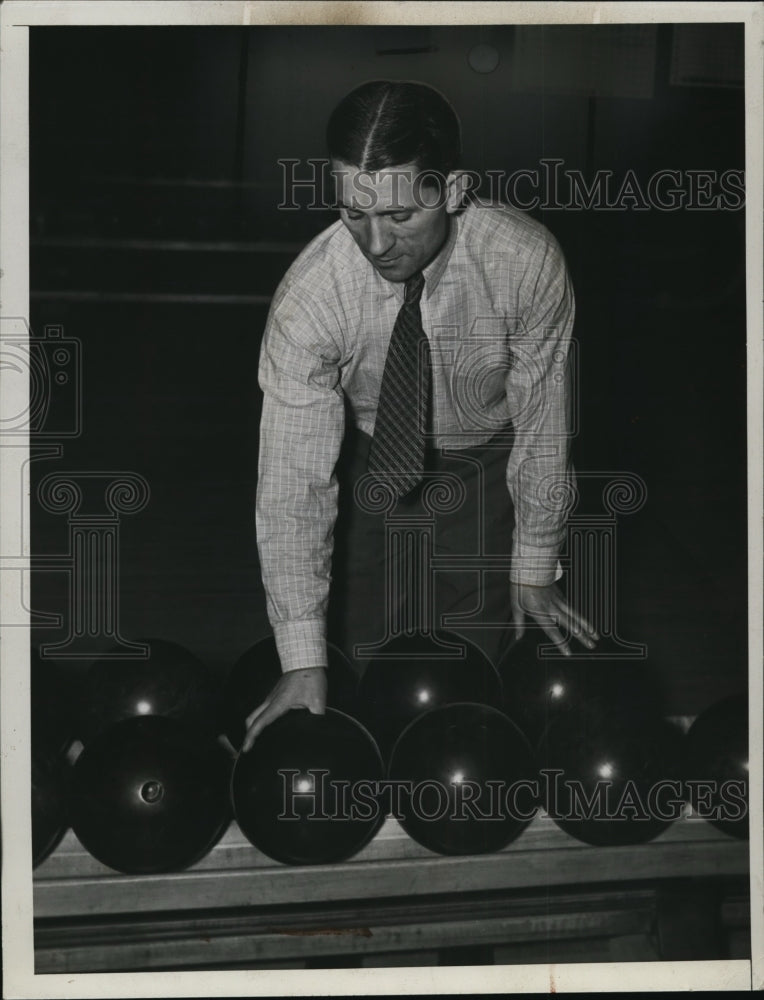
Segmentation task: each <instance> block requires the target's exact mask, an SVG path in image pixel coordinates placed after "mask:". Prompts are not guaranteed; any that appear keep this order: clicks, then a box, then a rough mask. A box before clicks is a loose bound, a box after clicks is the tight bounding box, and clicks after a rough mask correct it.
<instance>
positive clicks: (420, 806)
mask: <svg viewBox="0 0 764 1000" xmlns="http://www.w3.org/2000/svg"><path fill="white" fill-rule="evenodd" d="M390 778H391V779H392V780H393V781H396V782H397V781H401V782H404V783H405V785H404V788H405V789H406V790H408V789H409V788H410V789H411V795H410V796H409V795H408V794H407V793H406V794H405V795H403V796H402V797H401V799H400V800H399V801H400V803H401V810H402V815H401V816H400V817H399V818H400V822H401V825H402V826H403V828H404V830H406V832H407V833H408V834H409V836H411V837H413V839H414V840H416V841H417V842H418V843H420V844H422V845H423V846H424V847H427V848H429V850H431V851H436V852H437V853H439V854H484V853H486V852H488V851H497V850H500V849H501V848H502V847H505V846H506V845H507V844H508V843H509V842H510V841H512V840H514V839H515V838H516V837H518V836H519V835H520V833H521V832H522V831H523V830H524V829H525V827H526V826H527V825H528V823H529V822H530V820H531V818H532V817H533V815H534V813H535V811H536V804H537V795H536V793H535V791H534V790H533V789H532V788H531V787H530V786H529V785H528V784H524V785H522V786H516V787H515V790H514V791H512V789H513V786H515V783H516V782H523V783H529V782H534V780H535V778H536V768H535V764H534V761H533V757H532V753H531V749H530V746H529V744H528V741H527V740H526V738H525V736H524V735H523V734H522V733H521V732H520V730H519V729H518V728H517V726H516V725H515V724H514V723H513V722H512V721H511V720H510V719H508V718H507V717H506V716H505V715H504V714H503V713H502V712H499V711H498V710H497V709H495V708H490V707H489V706H487V705H477V704H455V705H444V706H442V707H440V708H434V709H432V710H431V711H429V712H426V713H425V714H424V715H421V716H419V717H418V718H417V719H415V720H414V721H413V722H412V723H410V724H409V726H407V728H406V729H405V730H404V731H403V732H402V733H401V735H400V736H399V737H398V740H397V741H396V744H395V747H394V749H393V753H392V758H391V760H390Z"/></svg>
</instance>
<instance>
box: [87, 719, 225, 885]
mask: <svg viewBox="0 0 764 1000" xmlns="http://www.w3.org/2000/svg"><path fill="white" fill-rule="evenodd" d="M230 773H231V768H230V764H229V761H228V757H227V755H226V754H225V752H224V751H223V750H222V749H221V747H220V746H219V745H218V743H217V742H215V740H213V739H211V738H205V737H202V736H201V735H200V734H199V733H197V732H196V731H193V730H189V729H186V728H185V727H184V726H183V725H181V724H180V723H178V722H176V721H175V720H174V719H167V718H161V717H160V716H145V717H135V718H132V719H124V720H122V721H121V722H117V723H115V724H114V725H113V726H111V727H109V729H106V730H104V731H103V732H101V733H99V734H98V735H97V736H96V737H94V738H93V739H92V740H91V741H90V742H89V743H88V744H87V746H86V747H85V748H84V750H83V751H82V753H81V754H80V755H79V757H78V758H77V761H76V763H75V765H74V768H73V773H72V795H71V823H72V829H73V830H74V832H75V833H76V835H77V837H78V838H79V840H80V841H81V843H82V845H83V847H85V849H86V850H87V851H89V852H90V854H92V855H93V857H94V858H96V859H97V860H98V861H100V862H102V863H103V864H105V865H108V867H109V868H114V869H116V871H120V872H125V873H127V874H135V875H149V874H154V873H157V872H170V871H178V870H180V869H182V868H187V867H188V866H189V865H191V864H193V863H194V862H195V861H198V860H199V859H200V858H201V857H203V856H204V855H205V854H206V853H207V852H208V851H209V850H211V848H212V847H213V845H214V844H215V843H216V841H217V840H218V838H219V837H220V836H221V834H222V833H223V831H224V830H225V828H226V826H227V825H228V823H229V822H230V805H229V801H228V782H229V780H230Z"/></svg>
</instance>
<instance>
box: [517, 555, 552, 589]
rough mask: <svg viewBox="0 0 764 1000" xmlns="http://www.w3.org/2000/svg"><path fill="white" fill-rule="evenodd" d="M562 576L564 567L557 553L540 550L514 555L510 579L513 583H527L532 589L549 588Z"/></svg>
mask: <svg viewBox="0 0 764 1000" xmlns="http://www.w3.org/2000/svg"><path fill="white" fill-rule="evenodd" d="M561 576H562V566H561V565H560V560H559V559H558V558H557V552H556V551H555V552H548V551H546V550H544V549H539V550H538V551H537V552H532V553H529V552H527V551H526V553H525V555H523V556H518V555H517V554H516V553H513V555H512V567H511V569H510V571H509V579H510V580H511V582H512V583H527V584H528V585H529V586H531V587H548V586H550V584H552V583H556V582H557V581H558V580H559V579H560V577H561Z"/></svg>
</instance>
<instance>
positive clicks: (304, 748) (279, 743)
mask: <svg viewBox="0 0 764 1000" xmlns="http://www.w3.org/2000/svg"><path fill="white" fill-rule="evenodd" d="M383 775H384V769H383V766H382V759H381V757H380V755H379V750H378V749H377V746H376V744H375V743H374V740H373V739H372V737H371V736H370V734H369V733H368V732H367V731H366V730H365V729H364V728H363V727H362V726H361V725H360V724H359V723H358V722H357V721H356V720H355V719H352V718H350V717H349V716H347V715H344V714H343V713H341V712H338V711H335V710H334V709H331V708H329V709H327V710H326V714H325V715H314V714H312V713H310V712H308V711H306V710H302V709H300V710H292V711H290V712H287V713H286V714H285V715H283V716H281V717H280V718H278V719H276V720H275V721H274V722H272V723H271V724H270V725H269V726H267V727H266V728H265V729H264V730H263V732H262V733H261V734H260V735H259V736H258V738H257V739H256V740H255V742H254V744H253V746H252V749H251V750H249V751H248V752H247V753H240V754H239V757H238V759H237V761H236V766H235V767H234V771H233V778H232V783H231V793H232V800H233V807H234V814H235V816H236V820H237V822H238V824H239V826H240V828H241V830H242V832H243V833H244V835H245V836H246V837H247V839H248V840H249V841H250V842H251V843H252V844H254V846H255V847H257V848H259V849H260V850H261V851H263V853H264V854H267V855H268V856H269V857H271V858H273V859H274V860H275V861H281V862H283V863H285V864H292V865H307V864H328V863H331V862H335V861H341V860H343V859H344V858H348V857H350V856H351V855H353V854H355V853H356V852H357V851H359V850H360V849H361V848H362V847H363V846H364V845H365V844H366V843H367V842H368V841H369V840H370V839H371V838H372V837H373V835H374V833H375V832H376V830H377V829H378V828H379V825H380V824H381V822H382V821H383V819H384V814H383V811H382V810H381V809H380V807H379V802H378V799H377V793H378V789H379V782H380V781H381V779H382V777H383ZM343 789H344V790H343Z"/></svg>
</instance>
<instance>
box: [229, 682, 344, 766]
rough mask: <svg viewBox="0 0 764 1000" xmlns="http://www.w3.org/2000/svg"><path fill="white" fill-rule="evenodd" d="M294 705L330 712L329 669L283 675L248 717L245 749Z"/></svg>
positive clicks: (322, 712)
mask: <svg viewBox="0 0 764 1000" xmlns="http://www.w3.org/2000/svg"><path fill="white" fill-rule="evenodd" d="M292 708H307V709H308V711H309V712H313V713H314V715H323V714H324V712H325V711H326V670H324V668H323V667H309V668H308V669H306V670H289V671H287V672H286V673H285V674H282V675H281V677H280V678H279V680H278V682H277V684H276V685H275V687H274V688H273V690H272V691H271V693H270V694H269V695H268V697H267V698H266V699H265V701H264V702H263V703H262V705H258V706H257V708H256V709H255V710H254V711H253V712H251V713H250V714H249V715H248V716H247V719H246V726H247V734H246V736H245V737H244V742H243V743H242V746H241V750H242V753H246V752H247V750H249V749H250V748H251V747H252V744H253V743H254V742H255V739H256V738H257V736H258V735H259V734H260V733H261V732H262V731H263V729H265V727H266V726H268V725H270V723H271V722H273V721H274V720H275V719H278V717H279V716H280V715H284V714H285V713H286V712H288V711H289V710H290V709H292Z"/></svg>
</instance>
